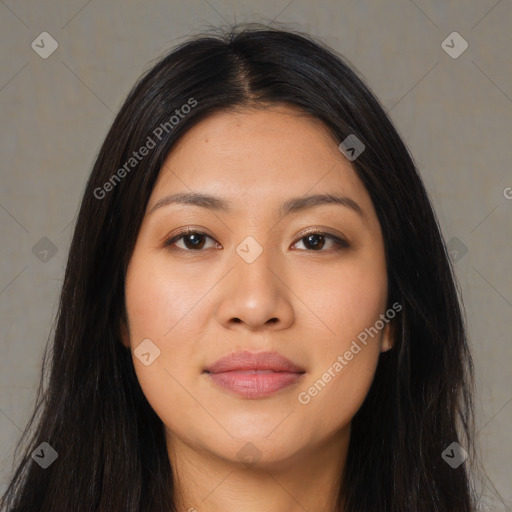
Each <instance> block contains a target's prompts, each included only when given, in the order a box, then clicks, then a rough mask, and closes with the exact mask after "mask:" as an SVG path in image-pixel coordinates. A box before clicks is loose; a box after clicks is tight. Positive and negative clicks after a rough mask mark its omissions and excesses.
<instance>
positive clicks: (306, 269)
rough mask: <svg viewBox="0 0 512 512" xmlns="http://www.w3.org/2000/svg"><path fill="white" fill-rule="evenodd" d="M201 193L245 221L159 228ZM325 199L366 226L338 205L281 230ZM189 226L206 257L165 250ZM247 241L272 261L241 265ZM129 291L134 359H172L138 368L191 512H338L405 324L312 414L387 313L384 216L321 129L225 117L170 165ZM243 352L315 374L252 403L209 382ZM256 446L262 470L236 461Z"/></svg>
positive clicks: (142, 236) (284, 116)
mask: <svg viewBox="0 0 512 512" xmlns="http://www.w3.org/2000/svg"><path fill="white" fill-rule="evenodd" d="M191 191H194V192H202V193H208V194H212V195H215V196H219V197H222V198H224V199H226V200H229V201H231V202H232V204H233V211H232V212H229V213H226V212H221V211H214V210H210V209H206V208H202V207H199V206H195V205H179V204H171V205H167V206H164V207H161V208H158V209H156V210H154V211H153V212H152V213H150V211H151V210H152V208H153V207H154V206H155V204H156V203H157V202H158V201H159V200H160V199H162V198H163V197H165V196H167V195H168V194H173V193H177V192H191ZM315 193H331V194H333V193H336V194H339V195H343V196H347V197H349V198H350V199H352V200H353V201H355V202H356V203H357V204H358V205H359V206H360V208H361V210H362V212H363V215H359V214H358V213H357V212H355V211H354V210H352V209H350V208H348V207H346V206H340V205H335V204H327V205H320V206H316V207H314V208H311V209H309V210H303V211H298V212H296V213H292V214H289V215H287V216H285V217H283V216H281V215H280V213H279V207H280V205H281V203H282V202H283V201H284V200H285V199H287V198H290V197H296V196H304V195H310V194H315ZM187 226H190V227H193V228H196V229H197V230H199V231H203V232H206V234H207V236H205V237H202V238H200V239H201V240H202V242H203V245H202V246H201V248H200V249H194V245H193V244H192V243H190V237H187V236H185V237H184V238H181V239H179V240H178V241H176V242H175V243H174V245H173V246H167V247H166V246H165V240H166V239H168V238H170V237H171V235H173V234H175V233H177V232H178V231H179V230H180V229H181V228H184V227H187ZM308 228H319V231H324V232H327V233H329V234H333V235H335V236H340V237H341V238H344V239H345V240H347V241H348V243H349V245H350V246H349V247H348V248H345V247H341V248H339V249H338V250H337V248H336V245H335V244H334V242H333V241H332V240H330V239H329V238H326V239H325V240H324V245H323V246H322V245H321V244H320V248H319V249H315V247H314V244H311V243H309V244H308V240H307V239H305V238H304V236H305V234H304V233H303V231H304V230H305V229H308ZM208 237H210V238H208ZM246 237H253V238H254V239H255V240H256V241H257V242H258V244H259V245H260V246H261V248H262V249H263V252H262V253H261V254H260V256H259V257H258V258H257V259H256V260H255V261H254V262H252V263H247V262H246V261H245V260H244V259H243V258H242V257H240V256H239V255H238V253H237V252H236V251H235V250H236V248H237V246H238V245H239V244H240V243H241V242H242V241H244V240H245V239H246ZM320 241H321V240H320ZM313 242H314V241H313ZM179 248H181V249H182V252H179V251H178V249H179ZM250 250H253V249H250ZM125 286H126V289H125V292H126V309H127V316H128V325H124V324H123V325H122V332H123V336H122V338H123V340H122V341H123V344H124V345H125V346H127V347H130V348H131V349H132V350H135V349H136V348H137V346H138V345H139V344H140V343H141V341H142V340H143V339H147V338H149V339H150V340H152V342H153V343H154V345H155V346H157V347H158V348H159V350H160V355H159V357H158V358H156V359H155V360H154V362H152V363H151V364H150V365H148V366H145V365H144V364H142V363H141V361H140V360H139V359H138V358H137V357H135V355H134V357H133V362H134V366H135V370H136V373H137V378H138V379H139V382H140V385H141V387H142V390H143V392H144V394H145V396H146V397H147V399H148V401H149V403H150V404H151V406H152V407H153V409H154V410H155V412H156V413H157V414H158V416H159V417H160V418H161V420H162V422H163V423H164V425H165V428H166V438H167V445H168V453H169V458H170V462H171V464H172V467H173V474H174V475H175V477H176V487H177V498H178V499H179V503H180V507H181V508H180V510H184V511H188V510H190V511H191V512H192V511H193V510H197V511H198V512H201V511H208V512H217V511H219V512H220V511H222V512H231V511H235V510H236V511H237V512H240V511H245V512H251V511H255V512H256V511H258V512H260V511H261V510H267V511H275V512H277V511H282V510H287V511H290V512H294V511H301V512H302V511H303V510H304V509H306V510H315V511H316V512H332V511H333V510H334V507H335V499H336V496H337V493H338V486H339V478H340V474H341V471H342V468H343V466H344V463H345V458H346V453H347V448H348V443H349V439H350V424H351V419H352V417H353V416H354V414H355V413H356V412H357V410H358V409H359V407H360V406H361V404H362V403H363V400H364V398H365V396H366V394H367V392H368V390H369V387H370V384H371V381H372V379H373V376H374V373H375V369H376V365H377V362H378V358H379V354H380V353H381V351H384V350H388V349H389V348H390V347H391V338H392V336H391V331H392V323H388V324H386V327H385V328H384V329H382V330H380V331H379V334H378V335H376V336H375V337H373V338H370V339H369V342H368V344H367V345H366V346H362V347H363V348H362V350H361V351H360V352H359V353H357V354H356V355H355V356H354V357H353V359H352V360H351V361H348V364H347V365H346V366H345V367H344V368H343V370H342V371H341V372H339V373H338V374H336V376H335V377H334V378H332V379H331V381H330V382H329V383H328V384H327V385H326V386H325V387H324V388H323V389H322V390H321V392H319V393H318V394H317V395H316V396H315V397H313V398H311V400H310V401H309V403H307V404H302V403H300V402H299V400H298V394H299V393H300V392H301V391H307V390H308V388H309V387H311V386H312V385H313V383H314V382H315V381H317V380H318V379H320V378H321V377H322V375H323V374H324V373H325V372H326V371H327V370H328V368H330V367H332V366H333V363H334V362H335V361H336V360H337V357H338V356H339V355H343V354H344V353H345V352H346V351H347V350H348V349H349V348H350V345H351V343H352V341H353V340H354V339H356V338H357V335H358V334H359V333H361V332H362V331H364V329H365V328H368V327H370V326H373V325H374V324H375V322H376V321H377V320H378V319H379V318H380V315H381V314H384V313H385V311H386V299H387V291H388V290H387V286H388V283H387V277H386V261H385V253H384V244H383V239H382V232H381V229H380V225H379V222H378V219H377V216H376V214H375V210H374V207H373V204H372V201H371V199H370V197H369V195H368V193H367V191H366V189H365V187H364V186H363V184H362V183H361V181H360V180H359V178H358V177H357V175H356V173H355V171H354V169H353V168H352V164H351V163H350V162H349V161H348V160H347V159H346V158H345V157H344V156H343V154H342V153H341V152H340V151H339V149H338V147H337V143H336V141H334V140H333V138H332V137H331V136H330V135H329V133H328V132H327V130H326V129H325V127H324V126H323V124H322V123H321V122H320V121H318V120H316V119H313V118H311V117H310V116H306V115H304V114H303V113H301V112H300V111H299V110H298V109H296V108H294V107H290V106H286V105H279V106H275V105H274V106H272V107H266V108H260V109H245V110H241V111H240V110H239V111H237V112H230V113H226V112H222V113H216V114H213V115H211V116H210V117H208V118H207V119H205V120H203V121H202V122H200V123H199V124H198V125H196V126H195V127H194V128H192V129H191V130H189V131H188V132H187V133H186V134H185V135H184V136H183V137H182V138H181V139H180V140H179V141H178V143H177V144H176V145H175V146H174V148H173V150H172V151H171V152H170V153H169V155H168V156H167V158H166V160H165V162H164V165H163V167H162V170H161V172H160V175H159V177H158V180H157V183H156V185H155V187H154V190H153V192H152V195H151V198H150V200H149V202H148V207H147V210H146V215H145V217H144V220H143V223H142V226H141V229H140V232H139V234H138V238H137V242H136V246H135V249H134V252H133V254H132V257H131V261H130V264H129V268H128V272H127V276H126V284H125ZM271 319H274V320H271ZM237 350H249V351H252V352H262V351H277V352H279V353H280V354H282V355H284V356H285V357H287V358H289V359H291V360H292V361H293V362H295V363H296V364H298V365H300V366H302V367H303V368H304V369H305V370H306V374H305V375H304V376H303V377H302V378H301V382H300V383H299V384H297V385H293V386H291V387H288V388H285V389H282V390H280V391H278V392H277V393H275V394H273V395H271V396H270V397H266V398H263V399H247V398H242V397H239V396H237V395H234V394H231V393H229V392H227V391H224V390H222V389H220V388H218V387H217V386H216V385H215V384H214V383H212V382H211V380H210V379H209V378H208V377H207V375H206V374H204V373H203V370H204V369H205V367H206V366H207V365H209V364H212V363H214V362H215V361H216V360H218V359H219V358H220V357H222V356H224V355H226V354H229V353H232V352H234V351H237ZM248 442H251V443H252V444H253V445H254V446H255V447H256V449H257V452H256V453H258V455H259V456H260V459H259V460H258V461H257V462H256V463H247V464H246V463H243V462H242V461H241V460H240V458H239V456H238V455H237V454H238V453H239V452H240V450H242V454H246V452H247V451H248V450H249V448H248V447H247V446H246V444H247V443H248ZM244 447H245V448H244ZM244 450H245V451H244ZM247 453H248V452H247Z"/></svg>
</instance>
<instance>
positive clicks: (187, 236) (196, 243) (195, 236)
mask: <svg viewBox="0 0 512 512" xmlns="http://www.w3.org/2000/svg"><path fill="white" fill-rule="evenodd" d="M208 238H209V239H210V240H213V238H211V237H210V236H208V235H207V234H206V233H203V232H201V231H193V230H187V231H184V232H181V233H178V234H177V235H175V236H173V237H172V238H170V239H169V240H166V241H165V243H164V245H165V246H166V247H170V246H173V245H175V244H176V243H177V242H179V241H182V240H183V246H182V247H179V246H177V245H176V249H178V250H182V251H200V250H201V249H203V248H204V247H205V245H206V242H205V239H208Z"/></svg>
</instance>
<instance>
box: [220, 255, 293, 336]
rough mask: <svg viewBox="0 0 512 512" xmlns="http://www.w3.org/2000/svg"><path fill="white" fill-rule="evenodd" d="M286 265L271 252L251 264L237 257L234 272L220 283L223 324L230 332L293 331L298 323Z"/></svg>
mask: <svg viewBox="0 0 512 512" xmlns="http://www.w3.org/2000/svg"><path fill="white" fill-rule="evenodd" d="M283 260H284V258H283ZM285 264H286V262H285V261H279V259H278V257H277V255H275V254H274V255H273V254H271V251H270V250H268V251H267V250H263V252H262V253H261V254H260V255H259V256H258V257H257V258H256V260H254V261H253V262H251V263H248V262H247V261H245V260H244V259H243V258H242V257H240V256H239V255H238V254H235V256H234V266H233V268H232V269H231V271H230V272H229V273H228V275H227V276H225V278H224V279H223V280H222V282H221V283H220V284H221V287H222V288H221V289H222V291H221V294H220V299H219V304H218V308H217V311H216V313H217V317H218V320H219V322H220V323H221V324H222V325H223V326H224V327H226V328H228V329H233V328H236V329H249V330H251V331H259V330H268V329H272V330H280V329H286V328H288V327H290V325H292V324H293V322H294V321H295V313H294V308H293V304H292V302H291V300H292V297H293V296H294V295H293V291H292V289H291V287H290V283H289V281H290V278H289V276H287V275H286V274H287V273H286V268H285ZM287 281H288V283H287Z"/></svg>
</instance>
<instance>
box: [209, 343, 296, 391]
mask: <svg viewBox="0 0 512 512" xmlns="http://www.w3.org/2000/svg"><path fill="white" fill-rule="evenodd" d="M205 373H206V374H207V375H208V377H210V378H211V379H212V380H213V381H214V382H215V384H217V385H218V386H220V387H221V388H223V389H226V390H227V391H231V392H233V393H235V394H237V395H239V396H242V397H244V398H253V399H254V398H264V397H266V396H269V395H271V394H273V393H275V392H277V391H279V390H281V389H284V388H286V387H288V386H291V385H292V384H295V383H297V382H299V380H300V379H301V378H302V375H304V373H305V370H304V369H303V368H301V367H299V366H297V365H296V364H294V363H293V362H292V361H290V360H289V359H287V358H286V357H283V356H281V355H280V354H277V353H276V352H259V353H253V352H247V351H244V352H235V353H233V354H230V355H228V356H225V357H222V358H221V359H219V360H218V361H217V362H215V363H214V364H213V365H211V366H209V367H208V368H206V370H205Z"/></svg>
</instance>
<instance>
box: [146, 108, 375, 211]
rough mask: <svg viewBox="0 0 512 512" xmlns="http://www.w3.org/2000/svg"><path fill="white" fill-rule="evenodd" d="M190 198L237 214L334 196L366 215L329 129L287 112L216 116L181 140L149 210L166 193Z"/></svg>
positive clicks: (361, 194) (358, 186)
mask: <svg viewBox="0 0 512 512" xmlns="http://www.w3.org/2000/svg"><path fill="white" fill-rule="evenodd" d="M190 191H200V192H203V193H210V194H215V195H218V196H223V197H228V198H230V201H231V202H234V203H237V202H239V203H240V206H242V205H243V204H253V205H257V204H258V203H259V204H260V205H262V204H263V202H264V203H267V204H268V203H270V202H276V203H282V201H283V198H284V197H286V196H292V195H300V194H307V193H322V192H323V193H325V192H328V193H339V194H343V195H351V196H353V198H354V199H357V201H358V202H362V203H363V205H362V206H364V205H366V206H367V207H370V208H371V201H370V199H369V196H368V194H367V192H366V190H365V188H364V186H363V185H362V183H361V182H360V180H359V178H358V176H357V174H356V172H355V170H354V168H353V167H352V165H351V163H350V162H349V161H348V160H347V159H346V158H345V157H344V156H343V155H342V154H341V152H340V151H339V149H338V145H337V143H336V141H335V140H334V138H333V137H332V135H331V133H330V132H329V130H328V129H327V128H326V126H325V125H324V124H323V123H322V122H321V121H320V120H318V119H316V118H314V117H312V116H310V115H307V114H306V113H304V112H303V111H301V110H300V109H299V108H297V107H293V106H288V105H273V106H269V107H266V108H258V109H255V108H251V109H249V108H247V109H243V110H239V111H236V112H216V113H214V114H212V115H210V116H209V117H207V118H206V119H204V120H202V121H201V122H199V123H198V124H197V125H195V126H194V127H192V128H191V129H190V130H189V131H188V132H186V133H185V134H184V135H183V136H182V137H181V138H180V139H179V140H178V141H177V143H176V144H175V145H174V147H173V148H172V150H171V151H170V152H169V154H168V155H167V157H166V159H165V161H164V165H163V166H162V169H161V172H160V175H159V178H158V180H157V183H156V185H155V188H154V191H153V196H152V200H150V204H149V207H151V206H152V205H154V203H155V201H156V200H158V197H156V196H160V195H162V194H163V193H169V192H190Z"/></svg>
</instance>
